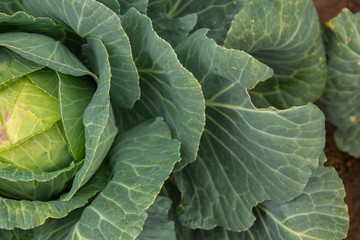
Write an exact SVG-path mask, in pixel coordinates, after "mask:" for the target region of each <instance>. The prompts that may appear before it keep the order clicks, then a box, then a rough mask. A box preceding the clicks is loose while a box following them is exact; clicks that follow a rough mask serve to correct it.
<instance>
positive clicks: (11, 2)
mask: <svg viewBox="0 0 360 240" xmlns="http://www.w3.org/2000/svg"><path fill="white" fill-rule="evenodd" d="M23 10H24V6H23V4H22V3H21V0H2V1H1V2H0V12H2V13H6V14H13V13H15V12H17V11H23Z"/></svg>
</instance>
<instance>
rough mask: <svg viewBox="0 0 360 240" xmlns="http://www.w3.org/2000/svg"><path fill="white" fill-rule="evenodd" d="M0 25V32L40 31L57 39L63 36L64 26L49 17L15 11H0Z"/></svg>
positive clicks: (61, 38)
mask: <svg viewBox="0 0 360 240" xmlns="http://www.w3.org/2000/svg"><path fill="white" fill-rule="evenodd" d="M0 26H1V28H0V33H7V32H18V31H20V32H29V33H40V34H45V35H47V36H50V37H52V38H54V39H57V40H63V39H64V37H65V29H64V26H62V25H60V24H56V23H55V22H54V21H53V20H52V19H50V18H35V17H33V16H31V15H29V14H27V13H25V12H16V13H15V14H13V15H7V14H4V13H2V12H0Z"/></svg>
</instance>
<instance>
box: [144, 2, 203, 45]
mask: <svg viewBox="0 0 360 240" xmlns="http://www.w3.org/2000/svg"><path fill="white" fill-rule="evenodd" d="M180 2H181V1H177V2H176V3H174V1H172V0H150V3H149V5H148V16H149V17H150V18H151V20H152V24H153V25H154V30H155V31H156V33H157V34H159V35H160V37H162V38H163V39H165V40H166V41H167V42H169V43H170V44H171V45H172V46H173V47H175V46H177V45H178V44H179V43H181V42H182V41H183V40H185V39H186V37H187V36H188V34H189V32H190V31H191V30H192V29H193V28H194V26H195V24H196V20H197V15H196V14H195V13H192V14H188V15H186V16H183V17H173V16H172V14H174V12H175V11H176V9H177V3H180Z"/></svg>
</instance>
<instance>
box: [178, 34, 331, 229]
mask: <svg viewBox="0 0 360 240" xmlns="http://www.w3.org/2000/svg"><path fill="white" fill-rule="evenodd" d="M205 34H206V30H199V31H197V32H195V33H194V34H193V35H191V36H190V37H189V38H188V39H187V40H186V41H185V42H184V43H182V44H180V45H179V46H178V47H177V49H176V52H177V54H178V57H179V59H180V61H181V63H182V64H183V65H184V66H185V67H186V68H187V69H189V70H190V71H191V72H193V73H194V75H195V77H196V78H197V79H198V80H199V82H200V84H201V86H202V89H203V92H204V96H205V105H206V126H205V131H204V133H203V135H202V139H201V142H200V149H199V153H198V159H197V161H195V162H194V163H192V164H190V165H189V166H187V167H185V168H184V169H183V170H182V171H180V172H178V173H175V177H176V181H177V183H178V186H179V188H180V191H181V192H182V194H183V199H182V204H181V205H180V209H179V210H178V215H179V218H180V220H181V222H182V223H183V224H184V225H186V226H188V227H190V228H205V229H211V228H214V227H215V226H222V227H224V228H225V229H231V230H234V231H243V230H245V229H247V228H249V227H250V226H251V225H252V224H253V222H254V221H255V216H254V215H253V213H252V208H253V207H254V206H256V205H257V204H258V203H259V202H263V201H264V200H267V199H272V200H274V201H275V202H279V203H281V202H286V201H289V200H291V199H292V198H294V197H296V196H298V195H299V194H300V193H301V192H302V191H303V189H304V187H305V184H306V183H307V181H308V179H309V177H310V174H311V172H312V170H313V169H315V168H316V167H317V165H318V162H317V159H318V157H319V155H320V153H321V151H322V149H323V147H324V133H325V131H324V117H323V114H322V113H321V111H320V110H319V109H318V108H317V107H316V106H314V105H313V104H308V105H306V106H303V107H293V108H291V109H288V110H282V111H279V110H276V109H275V108H267V109H257V108H255V107H254V106H253V105H252V103H251V101H250V97H249V95H248V92H247V89H249V88H252V87H254V86H255V84H256V83H258V82H259V81H264V80H266V79H267V78H269V77H270V76H271V75H272V71H271V69H270V68H268V67H266V66H265V65H264V64H262V63H260V62H258V61H257V60H256V59H254V58H252V57H251V56H250V55H248V54H246V53H245V52H241V51H237V50H233V49H225V48H222V47H220V46H218V45H216V43H215V42H214V41H213V40H210V39H208V38H206V36H205Z"/></svg>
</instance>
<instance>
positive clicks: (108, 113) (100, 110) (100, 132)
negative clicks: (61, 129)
mask: <svg viewBox="0 0 360 240" xmlns="http://www.w3.org/2000/svg"><path fill="white" fill-rule="evenodd" d="M84 50H85V53H86V54H87V55H88V57H89V59H91V61H92V64H93V68H94V71H95V72H96V73H97V74H98V76H99V78H98V79H97V89H96V91H95V93H94V95H93V98H92V99H91V102H90V104H89V105H88V107H87V108H86V110H85V112H84V115H83V124H84V126H85V161H84V165H83V166H82V167H81V169H80V170H79V171H78V172H77V173H76V175H75V179H74V181H73V185H72V187H71V190H70V191H69V192H68V193H67V194H66V196H64V200H69V199H70V198H71V197H72V196H73V195H74V194H75V192H76V191H77V190H78V189H79V188H81V186H83V185H84V184H85V183H86V182H87V181H89V179H90V178H91V177H92V176H93V175H94V173H95V172H96V170H97V169H98V168H99V166H100V164H101V163H102V161H103V160H104V158H105V156H106V154H107V153H108V151H109V149H110V147H111V145H112V143H113V140H114V138H115V136H116V133H117V128H116V126H115V119H114V115H113V111H112V108H111V104H110V96H109V93H110V81H111V73H110V70H111V67H110V63H109V55H108V53H107V51H106V48H105V46H104V45H103V43H102V42H101V41H100V40H98V39H88V45H86V46H85V47H84Z"/></svg>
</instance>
